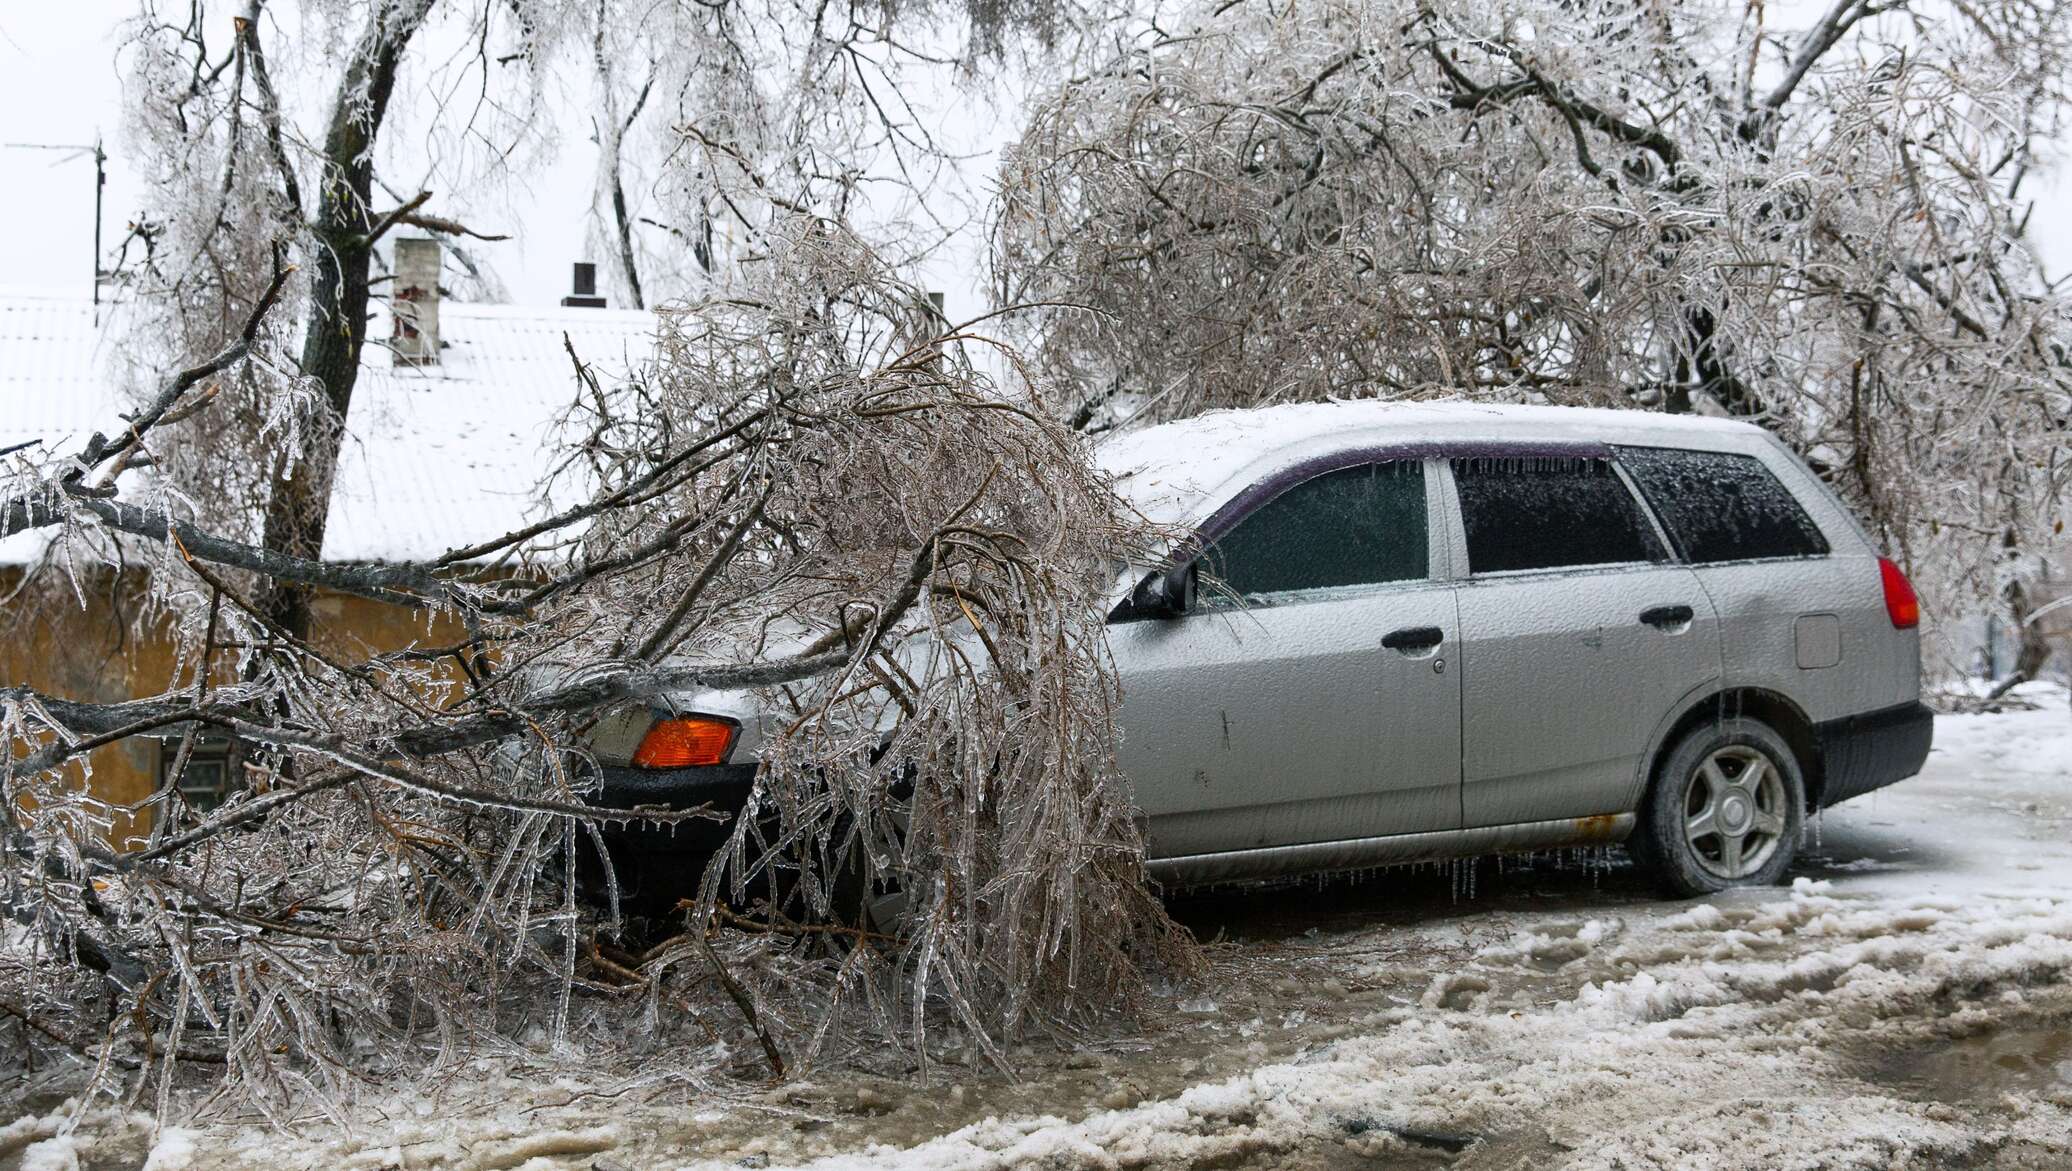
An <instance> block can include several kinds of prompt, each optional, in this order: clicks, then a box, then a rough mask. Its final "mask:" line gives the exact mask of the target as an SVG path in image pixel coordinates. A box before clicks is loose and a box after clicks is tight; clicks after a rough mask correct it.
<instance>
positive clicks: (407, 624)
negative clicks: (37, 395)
mask: <svg viewBox="0 0 2072 1171" xmlns="http://www.w3.org/2000/svg"><path fill="white" fill-rule="evenodd" d="M22 576H23V570H22V569H21V568H20V567H15V566H6V567H0V599H4V600H0V681H4V682H5V683H6V684H8V685H19V684H27V685H28V686H30V687H32V688H34V689H36V690H37V691H40V692H43V693H45V694H48V695H57V696H62V697H65V698H67V699H79V700H88V701H94V702H104V703H105V702H113V701H117V700H123V699H136V698H142V697H144V696H150V695H157V694H160V693H162V692H164V691H166V690H167V689H168V688H169V687H170V686H172V685H174V684H176V683H177V684H179V685H181V686H192V684H193V681H194V666H193V664H192V663H188V664H184V665H181V664H177V663H176V660H177V657H178V648H177V646H176V645H175V641H174V639H173V638H172V637H171V630H170V628H169V625H168V624H167V623H166V622H165V621H163V620H159V621H151V620H146V619H144V618H142V617H141V615H142V612H143V609H144V607H143V604H142V602H143V598H142V590H143V579H142V575H141V574H139V573H136V572H128V573H123V574H116V573H114V572H110V571H101V572H98V573H96V574H92V575H88V576H86V577H84V578H83V579H82V580H81V581H80V583H79V587H80V594H83V595H84V600H83V602H82V599H81V597H80V596H79V595H78V594H74V593H73V591H72V590H71V589H70V588H69V586H68V585H67V584H66V583H65V581H64V580H63V577H62V575H61V574H55V573H51V572H48V571H46V572H45V573H44V574H42V575H40V576H39V578H38V580H37V581H35V582H34V583H32V584H30V585H29V586H27V587H26V588H23V586H22ZM311 612H312V625H311V641H312V643H313V644H314V645H316V646H317V647H318V649H320V650H322V651H324V652H325V653H326V654H328V655H330V656H332V657H333V658H337V659H340V660H342V661H345V662H354V661H358V660H362V659H365V658H367V657H369V656H371V655H375V654H382V653H387V652H390V651H398V650H405V649H408V648H410V647H413V646H427V647H429V646H449V645H452V644H454V643H456V642H459V641H460V640H461V639H462V638H464V637H465V634H464V633H463V631H462V627H461V625H460V623H458V622H457V621H455V620H454V619H452V618H451V617H450V616H443V615H442V616H433V617H430V618H429V619H428V616H427V614H426V612H424V611H419V610H408V609H404V608H402V607H398V606H388V605H383V604H381V603H379V602H372V601H369V600H367V599H365V598H357V597H350V596H346V595H338V594H320V595H319V596H318V597H317V598H316V600H315V601H314V602H313V603H312V606H311ZM226 657H227V656H226ZM176 667H177V669H178V670H179V675H178V676H177V677H176V676H175V674H174V672H175V670H176ZM216 671H217V672H218V675H219V677H220V678H222V679H224V680H226V681H227V680H228V679H230V678H232V677H233V674H234V671H235V667H234V666H232V665H231V664H229V663H228V662H219V663H218V664H217V666H216ZM455 673H456V674H457V669H456V671H455ZM175 748H176V742H163V741H159V740H156V739H153V738H150V737H133V738H131V739H129V740H126V741H122V742H120V743H117V744H111V745H109V746H107V747H105V748H101V749H97V750H95V751H94V752H92V753H91V754H89V757H88V760H87V762H86V764H85V765H77V766H73V767H72V768H71V770H70V772H69V774H68V778H69V780H70V781H71V783H72V784H74V785H79V784H90V785H91V787H92V791H93V793H94V795H95V796H96V797H98V798H99V799H100V800H101V801H103V802H106V803H107V804H108V805H109V806H110V807H111V808H110V809H109V810H108V824H107V825H106V826H105V827H96V828H97V829H100V830H101V831H102V832H104V833H106V834H107V836H108V838H109V839H110V840H111V841H113V842H115V843H116V844H118V845H119V844H123V843H125V842H128V841H130V840H131V839H135V838H138V837H141V836H142V835H143V834H145V833H147V832H148V831H149V830H150V821H149V815H148V814H134V815H133V814H129V813H125V812H123V811H121V810H120V809H119V808H114V807H119V806H123V805H134V804H136V803H137V802H140V801H142V800H144V799H145V798H146V797H148V796H150V795H151V793H152V792H153V790H154V789H156V787H157V785H158V773H159V768H160V758H161V754H163V755H164V756H165V757H166V758H167V759H168V760H169V759H170V756H171V753H172V752H173V751H174V750H175ZM89 766H90V767H89Z"/></svg>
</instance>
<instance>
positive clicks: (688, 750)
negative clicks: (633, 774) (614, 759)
mask: <svg viewBox="0 0 2072 1171" xmlns="http://www.w3.org/2000/svg"><path fill="white" fill-rule="evenodd" d="M736 730H737V729H736V727H735V725H734V721H732V720H719V719H714V718H712V717H711V716H680V717H677V718H675V719H668V720H656V721H655V724H654V726H653V727H651V728H649V729H648V730H647V735H645V736H642V737H641V738H640V747H639V748H636V749H634V750H633V763H634V766H635V767H637V768H691V767H694V766H696V765H703V764H724V763H726V759H727V751H728V750H729V749H731V748H733V747H734V733H735V731H736Z"/></svg>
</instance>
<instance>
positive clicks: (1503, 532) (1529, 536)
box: [1453, 456, 1663, 573]
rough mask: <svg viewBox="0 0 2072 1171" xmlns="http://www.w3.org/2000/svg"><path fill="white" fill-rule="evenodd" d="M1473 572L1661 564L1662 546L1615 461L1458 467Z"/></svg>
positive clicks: (1474, 461)
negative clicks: (1571, 566) (1621, 476)
mask: <svg viewBox="0 0 2072 1171" xmlns="http://www.w3.org/2000/svg"><path fill="white" fill-rule="evenodd" d="M1453 482H1454V484H1455V486H1456V487H1457V488H1458V490H1459V493H1460V509H1461V521H1462V522H1463V525H1464V527H1465V528H1466V529H1467V535H1468V572H1469V573H1505V572H1510V571H1515V570H1525V569H1557V568H1561V567H1563V566H1570V565H1613V564H1621V563H1626V562H1635V561H1657V560H1661V559H1662V556H1663V553H1662V547H1661V542H1660V541H1659V540H1657V539H1656V537H1655V532H1654V527H1653V526H1652V525H1650V524H1649V523H1648V520H1647V516H1646V514H1645V513H1643V512H1642V511H1641V508H1640V502H1639V501H1637V500H1635V499H1634V498H1633V493H1632V492H1631V491H1629V490H1628V489H1627V487H1626V484H1625V481H1623V480H1621V479H1620V478H1619V474H1618V472H1617V471H1616V470H1615V469H1614V468H1613V467H1612V463H1611V461H1610V460H1609V459H1604V458H1600V457H1595V456H1501V457H1485V456H1476V457H1471V458H1461V459H1455V460H1454V461H1453Z"/></svg>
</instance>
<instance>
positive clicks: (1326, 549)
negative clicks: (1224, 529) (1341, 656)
mask: <svg viewBox="0 0 2072 1171" xmlns="http://www.w3.org/2000/svg"><path fill="white" fill-rule="evenodd" d="M1425 534H1426V529H1425V487H1424V465H1423V464H1421V463H1419V462H1417V461H1415V460H1391V461H1387V462H1383V463H1373V464H1361V465H1358V466H1355V467H1349V468H1342V469H1339V470H1338V471H1333V472H1326V473H1324V474H1323V475H1320V476H1315V477H1312V478H1310V479H1307V480H1304V481H1302V482H1301V483H1299V484H1296V485H1295V486H1294V487H1292V488H1289V489H1288V490H1287V491H1285V492H1283V493H1281V494H1280V495H1278V496H1276V497H1274V498H1273V499H1272V500H1270V501H1268V502H1267V503H1265V504H1263V505H1261V506H1260V507H1259V508H1257V509H1255V510H1254V511H1252V512H1251V513H1250V514H1248V515H1247V516H1246V517H1245V518H1244V519H1243V520H1241V521H1239V522H1238V523H1237V526H1236V527H1235V528H1233V529H1231V530H1230V532H1228V533H1226V534H1224V535H1223V536H1221V537H1219V538H1217V539H1216V540H1215V542H1214V543H1213V544H1211V545H1210V547H1209V551H1208V553H1207V554H1206V556H1205V557H1204V560H1203V562H1202V565H1203V569H1204V570H1205V571H1206V572H1207V574H1208V577H1209V579H1210V580H1208V581H1207V582H1205V583H1204V585H1205V586H1206V587H1207V588H1206V589H1205V590H1204V597H1210V596H1213V595H1214V594H1216V593H1217V592H1218V591H1219V587H1220V590H1221V591H1227V594H1235V595H1237V596H1238V597H1241V598H1244V599H1246V600H1248V601H1259V600H1268V599H1271V598H1272V597H1273V596H1275V595H1286V594H1291V593H1297V592H1301V591H1311V590H1329V589H1338V588H1344V587H1349V586H1366V585H1378V584H1382V583H1385V582H1394V581H1422V580H1424V578H1425V576H1426V574H1427V572H1428V564H1427V558H1428V556H1429V551H1428V547H1427V545H1426V536H1425ZM1226 596H1227V595H1226Z"/></svg>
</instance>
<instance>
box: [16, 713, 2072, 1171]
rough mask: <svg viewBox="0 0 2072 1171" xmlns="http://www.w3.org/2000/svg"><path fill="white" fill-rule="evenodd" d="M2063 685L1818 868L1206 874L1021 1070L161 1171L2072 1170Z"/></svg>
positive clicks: (1909, 791) (570, 1117)
mask: <svg viewBox="0 0 2072 1171" xmlns="http://www.w3.org/2000/svg"><path fill="white" fill-rule="evenodd" d="M2043 703H2044V707H2043V708H2042V710H2038V711H2022V712H2009V713H2004V714H1998V715H1984V716H1950V717H1943V718H1941V719H1940V720H1939V721H1938V723H1937V729H1936V733H1937V748H1936V751H1935V753H1934V755H1933V756H1931V757H1930V760H1929V763H1928V766H1927V769H1926V771H1925V772H1924V774H1923V775H1922V776H1921V777H1919V778H1917V779H1915V780H1913V781H1909V782H1906V783H1905V784H1903V785H1901V786H1899V787H1897V788H1894V789H1890V790H1886V791H1884V792H1882V793H1879V794H1875V795H1873V796H1871V797H1867V798H1864V799H1862V800H1861V801H1859V802H1857V803H1855V804H1854V805H1848V806H1843V807H1841V808H1838V809H1835V810H1831V811H1829V812H1828V814H1827V815H1826V816H1825V818H1824V819H1823V822H1822V824H1820V825H1819V826H1818V827H1817V838H1816V839H1815V840H1811V841H1809V842H1808V844H1807V846H1806V849H1805V851H1804V853H1803V855H1802V859H1801V862H1800V865H1799V866H1798V868H1797V870H1796V872H1795V873H1796V874H1798V875H1799V876H1800V877H1799V878H1798V879H1797V880H1796V882H1795V885H1794V886H1792V887H1791V888H1788V889H1774V890H1764V891H1756V892H1741V893H1738V894H1736V895H1733V896H1730V897H1721V898H1717V899H1713V900H1709V901H1703V902H1696V903H1677V902H1668V901H1664V900H1661V899H1658V898H1657V897H1655V896H1654V895H1653V894H1652V893H1651V892H1650V891H1649V890H1648V888H1647V887H1646V886H1645V884H1644V883H1643V882H1642V881H1641V879H1640V877H1639V876H1638V875H1636V874H1635V873H1633V872H1632V871H1631V869H1630V868H1626V867H1623V866H1615V867H1612V868H1610V869H1606V868H1605V866H1604V865H1603V863H1602V860H1600V859H1583V858H1578V859H1571V860H1569V863H1568V864H1567V865H1551V864H1548V863H1545V862H1542V863H1536V864H1533V865H1524V864H1521V863H1518V862H1515V861H1513V862H1507V863H1504V864H1503V865H1501V866H1500V865H1498V864H1497V863H1496V862H1494V861H1485V862H1483V863H1482V864H1480V865H1479V866H1478V867H1475V868H1473V869H1472V870H1470V869H1468V868H1454V869H1453V870H1450V871H1425V872H1412V873H1407V874H1405V873H1388V874H1381V875H1377V876H1374V877H1373V878H1371V879H1368V880H1365V881H1363V882H1359V883H1341V884H1336V885H1331V886H1328V887H1325V888H1323V889H1321V890H1319V889H1315V888H1313V887H1307V886H1305V887H1298V888H1288V889H1282V890H1278V891H1264V892H1248V893H1244V894H1238V895H1232V894H1227V893H1226V894H1219V895H1214V896H1198V897H1193V898H1189V899H1187V900H1184V901H1181V902H1179V903H1177V904H1176V907H1175V909H1176V911H1177V913H1178V914H1179V915H1180V917H1181V918H1182V919H1183V920H1184V921H1186V922H1187V923H1188V924H1189V925H1190V926H1191V927H1193V928H1194V929H1195V930H1196V931H1197V933H1199V934H1200V936H1201V937H1202V938H1203V939H1204V940H1211V941H1213V942H1212V943H1211V945H1210V950H1211V953H1212V955H1213V956H1214V964H1215V973H1214V977H1213V979H1212V980H1211V981H1210V982H1209V983H1208V984H1207V985H1206V986H1205V989H1204V990H1197V991H1195V992H1194V993H1193V994H1192V995H1189V996H1182V997H1176V998H1175V1001H1174V1003H1173V1004H1172V1005H1170V1006H1169V1007H1168V1009H1167V1011H1164V1012H1162V1013H1161V1014H1159V1015H1158V1016H1157V1017H1156V1018H1155V1019H1154V1020H1153V1021H1152V1022H1151V1027H1150V1029H1149V1030H1148V1031H1147V1032H1146V1033H1145V1034H1144V1035H1142V1036H1139V1037H1134V1038H1130V1039H1127V1040H1121V1041H1116V1042H1114V1043H1111V1044H1107V1045H1102V1046H1097V1047H1094V1048H1092V1049H1089V1050H1087V1051H1083V1052H1079V1053H1074V1054H1067V1055H1055V1054H1050V1055H1046V1054H1034V1053H1032V1054H1028V1055H1026V1056H1025V1058H1024V1060H1025V1067H1024V1070H1023V1072H1024V1075H1025V1077H1024V1080H1022V1081H1021V1082H1019V1083H1009V1082H1006V1081H1003V1080H1000V1079H993V1078H986V1077H965V1078H959V1077H957V1076H956V1075H955V1074H954V1072H952V1073H951V1074H949V1075H945V1076H942V1077H939V1078H938V1079H937V1081H936V1082H935V1083H934V1084H932V1085H930V1086H927V1087H920V1088H917V1087H915V1086H913V1085H911V1084H909V1083H906V1082H900V1081H880V1080H874V1079H857V1078H836V1077H833V1076H830V1077H827V1078H825V1079H824V1080H820V1081H808V1082H794V1083H790V1084H787V1085H785V1086H783V1087H780V1088H779V1089H777V1090H775V1091H771V1092H769V1093H767V1094H764V1095H762V1096H760V1097H758V1098H753V1099H748V1100H744V1101H741V1102H738V1103H736V1104H733V1105H731V1106H722V1105H711V1104H704V1103H701V1104H686V1103H685V1102H684V1101H683V1098H682V1096H681V1094H679V1095H678V1096H677V1098H676V1100H675V1101H674V1103H672V1102H671V1101H669V1100H668V1099H667V1098H666V1097H658V1098H654V1099H652V1100H650V1101H647V1102H646V1103H645V1104H639V1105H635V1104H633V1103H634V1101H635V1100H637V1099H638V1098H639V1097H640V1095H638V1094H629V1095H626V1096H625V1097H624V1098H621V1099H616V1100H613V1101H612V1102H611V1103H610V1104H608V1105H606V1106H603V1107H600V1106H599V1105H598V1104H597V1101H596V1100H595V1099H590V1100H584V1101H575V1102H570V1101H568V1099H569V1097H570V1094H569V1092H568V1090H567V1089H566V1088H565V1087H556V1086H551V1085H549V1086H545V1087H538V1088H534V1089H531V1090H529V1091H527V1093H529V1094H530V1095H531V1097H530V1099H529V1100H520V1101H512V1100H507V1101H505V1102H504V1103H502V1105H501V1108H500V1109H495V1110H488V1109H485V1110H484V1111H483V1112H482V1113H480V1114H479V1115H463V1116H460V1117H454V1116H450V1115H447V1114H445V1112H443V1111H442V1112H441V1115H440V1116H438V1117H432V1118H424V1117H419V1118H413V1119H411V1120H410V1121H407V1122H405V1121H399V1120H393V1119H392V1120H385V1121H382V1122H380V1123H379V1124H374V1125H370V1126H367V1127H365V1128H363V1130H362V1132H361V1133H360V1134H359V1135H358V1136H356V1137H355V1138H353V1139H351V1140H345V1141H341V1140H338V1139H336V1138H335V1136H325V1135H320V1134H317V1133H311V1134H310V1135H308V1136H307V1138H302V1139H298V1138H294V1137H289V1136H280V1135H278V1134H270V1133H264V1132H258V1131H255V1130H249V1129H248V1130H244V1131H241V1132H240V1131H228V1130H219V1131H209V1130H203V1131H201V1132H198V1133H193V1134H191V1135H177V1136H175V1138H174V1142H173V1146H174V1147H175V1148H178V1147H179V1144H182V1143H191V1145H192V1149H191V1151H190V1150H187V1149H168V1150H165V1151H162V1152H161V1154H164V1155H168V1156H172V1157H170V1158H165V1159H161V1160H160V1164H159V1167H158V1168H157V1169H156V1171H173V1169H174V1168H178V1167H183V1166H191V1167H194V1168H202V1167H214V1166H226V1167H227V1166H240V1167H245V1166H264V1167H268V1168H273V1169H277V1168H281V1167H285V1166H291V1165H301V1166H313V1167H314V1166H339V1167H359V1168H368V1169H373V1168H387V1167H398V1166H404V1167H433V1166H454V1167H468V1168H474V1169H476V1171H489V1169H491V1168H510V1167H522V1168H523V1169H524V1171H557V1169H574V1168H589V1167H592V1166H593V1165H594V1166H597V1167H599V1168H604V1169H607V1171H609V1169H612V1168H626V1169H629V1171H647V1169H650V1168H680V1167H687V1168H699V1169H701V1171H703V1169H705V1168H720V1167H737V1166H742V1165H748V1166H772V1167H777V1166H789V1165H794V1164H801V1163H804V1164H810V1165H814V1166H819V1167H826V1168H851V1167H858V1168H862V1167H868V1168H909V1167H918V1168H1008V1167H1027V1166H1038V1167H1060V1168H1065V1167H1071V1168H1077V1167H1155V1168H1168V1167H1170V1168H1181V1167H1189V1168H1194V1167H1233V1168H1276V1167H1287V1168H1298V1167H1299V1168H1353V1167H1454V1168H1463V1169H1468V1168H1542V1167H1560V1168H1576V1169H1583V1168H1643V1167H1648V1168H1652V1167H1662V1168H1713V1167H1717V1168H1786V1167H1806V1168H1815V1167H1818V1168H1843V1167H1864V1168H1883V1167H1910V1166H1932V1167H2010V1168H2012V1167H2033V1168H2063V1167H2072V715H2068V712H2067V709H2066V704H2065V697H2064V694H2063V693H2062V692H2061V691H2060V692H2055V693H2047V697H2046V698H2043ZM1471 887H1472V892H1471V890H1470V888H1471ZM564 1103H565V1104H564ZM17 1125H20V1124H17ZM60 1141H63V1140H60ZM80 1142H81V1144H83V1145H81V1146H80V1148H79V1153H81V1154H85V1155H87V1156H88V1157H89V1162H92V1161H93V1151H92V1150H91V1149H90V1148H91V1145H92V1142H91V1140H90V1139H89V1138H88V1137H86V1135H85V1132H84V1131H82V1137H81V1139H80ZM129 1144H130V1145H129V1146H128V1149H130V1150H133V1151H134V1150H138V1149H140V1148H139V1147H138V1146H137V1145H136V1140H135V1138H134V1137H132V1138H131V1139H130V1140H129ZM103 1145H104V1146H105V1147H107V1148H108V1149H110V1150H113V1149H114V1143H113V1140H112V1139H110V1140H108V1142H106V1143H104V1144H103ZM146 1145H148V1144H146ZM47 1146H48V1147H49V1149H50V1150H51V1151H56V1147H57V1144H55V1143H52V1144H47ZM6 1149H7V1145H6V1139H5V1132H4V1131H0V1151H5V1150H6ZM40 1149H41V1148H39V1147H36V1146H30V1147H28V1148H27V1151H28V1154H29V1155H31V1156H33V1155H35V1154H36V1153H37V1152H38V1151H39V1150H40ZM7 1163H8V1160H7V1158H6V1157H5V1156H4V1155H0V1168H5V1167H6V1166H7ZM116 1165H120V1164H116ZM126 1165H129V1166H134V1165H135V1163H134V1162H130V1163H128V1164H126ZM51 1166H53V1167H63V1166H66V1164H64V1163H62V1162H57V1163H52V1164H51Z"/></svg>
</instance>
